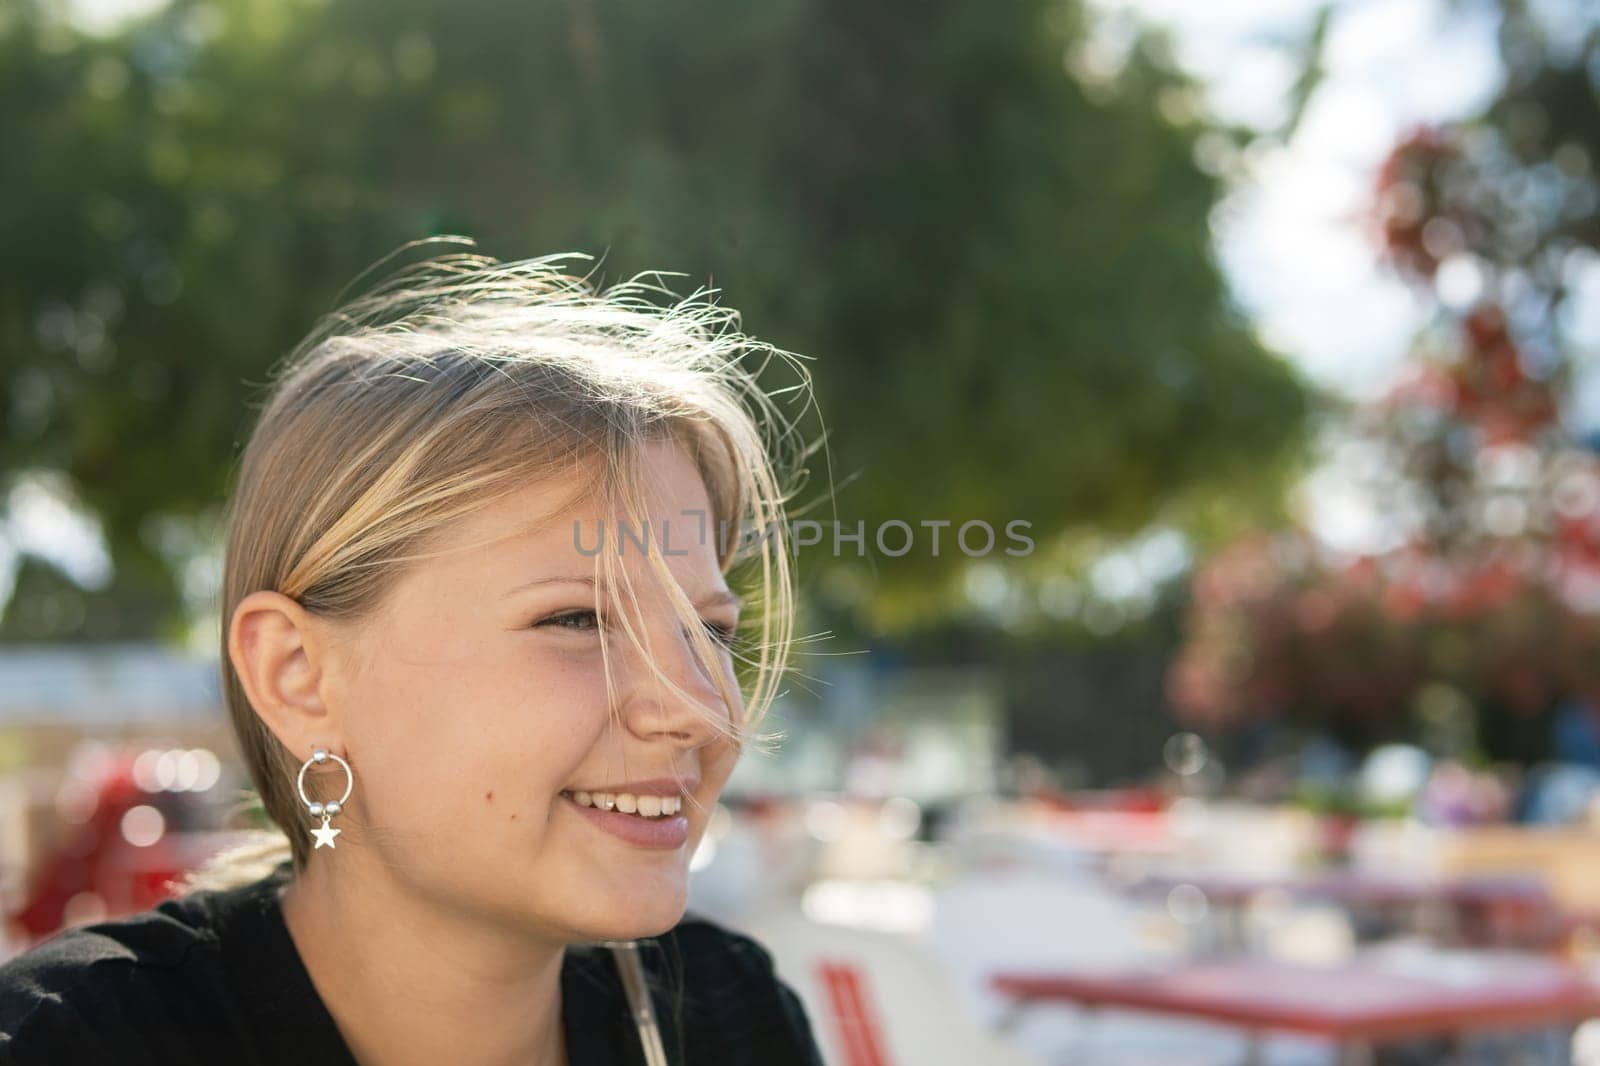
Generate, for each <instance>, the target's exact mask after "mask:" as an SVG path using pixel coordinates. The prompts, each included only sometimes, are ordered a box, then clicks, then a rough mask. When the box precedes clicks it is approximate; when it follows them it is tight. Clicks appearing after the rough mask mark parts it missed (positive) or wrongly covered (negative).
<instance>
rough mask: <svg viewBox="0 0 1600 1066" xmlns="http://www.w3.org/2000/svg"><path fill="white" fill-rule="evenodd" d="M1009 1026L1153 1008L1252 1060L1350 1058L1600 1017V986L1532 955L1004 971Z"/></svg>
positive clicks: (999, 983)
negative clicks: (1310, 1050)
mask: <svg viewBox="0 0 1600 1066" xmlns="http://www.w3.org/2000/svg"><path fill="white" fill-rule="evenodd" d="M991 983H992V985H993V987H994V988H995V989H996V990H997V991H998V992H1000V993H1001V994H1002V995H1003V996H1005V997H1006V998H1008V999H1009V1000H1010V1001H1011V1006H1010V1009H1009V1010H1008V1013H1007V1019H1006V1024H1007V1025H1009V1024H1012V1023H1014V1022H1015V1021H1016V1019H1017V1016H1018V1015H1019V1014H1020V1012H1021V1011H1022V1010H1023V1009H1025V1008H1027V1007H1031V1006H1036V1005H1039V1004H1045V1003H1055V1004H1061V1005H1067V1006H1073V1007H1078V1008H1085V1009H1114V1010H1129V1011H1146V1012H1152V1013H1157V1014H1165V1015H1171V1016H1178V1017H1183V1018H1187V1019H1190V1020H1194V1021H1205V1022H1212V1023H1219V1024H1223V1025H1228V1026H1232V1027H1235V1028H1238V1029H1242V1030H1244V1031H1245V1032H1246V1033H1247V1034H1248V1036H1249V1047H1250V1051H1249V1055H1250V1057H1249V1059H1248V1061H1250V1062H1257V1061H1259V1056H1260V1053H1261V1040H1262V1037H1263V1034H1266V1033H1270V1032H1275V1031H1276V1032H1286V1033H1298V1034H1302V1035H1309V1036H1314V1037H1319V1038H1322V1039H1325V1040H1328V1041H1330V1042H1331V1043H1333V1044H1334V1045H1335V1046H1336V1047H1337V1048H1338V1049H1339V1052H1340V1056H1341V1062H1344V1063H1348V1064H1356V1063H1365V1062H1367V1061H1369V1059H1370V1055H1371V1049H1372V1047H1373V1045H1375V1044H1381V1043H1385V1042H1391V1041H1397V1040H1409V1039H1420V1038H1426V1037H1461V1036H1466V1035H1470V1034H1475V1033H1477V1034H1481V1033H1486V1032H1508V1031H1514V1030H1528V1029H1542V1028H1550V1027H1558V1026H1559V1027H1563V1028H1567V1029H1570V1028H1571V1027H1573V1026H1576V1025H1577V1024H1578V1023H1580V1022H1582V1021H1584V1020H1585V1019H1587V1018H1591V1017H1596V1016H1600V984H1596V983H1595V982H1594V981H1592V980H1591V979H1590V978H1588V977H1587V976H1586V975H1585V973H1584V972H1583V971H1582V970H1581V969H1579V968H1577V967H1575V966H1573V965H1571V964H1568V963H1565V962H1562V961H1561V960H1559V959H1556V958H1552V957H1549V956H1544V955H1537V954H1531V953H1524V952H1498V951H1497V952H1490V951H1479V952H1467V951H1434V950H1429V951H1403V952H1395V951H1386V950H1383V949H1376V950H1373V951H1370V952H1366V953H1362V954H1359V955H1357V956H1355V957H1354V958H1353V959H1351V960H1350V961H1348V962H1345V963H1340V964H1337V965H1329V966H1310V965H1303V964H1292V963H1285V962H1279V961H1276V960H1272V959H1268V958H1260V957H1240V958H1235V959H1230V960H1223V961H1216V962H1193V963H1185V964H1179V965H1177V966H1173V967H1168V968H1164V969H1157V970H1145V971H1121V972H1107V973H1091V972H1074V973H1071V974H1067V973H1060V974H1055V973H1021V972H1016V973H1011V972H1008V973H1001V974H996V975H994V976H992V977H991Z"/></svg>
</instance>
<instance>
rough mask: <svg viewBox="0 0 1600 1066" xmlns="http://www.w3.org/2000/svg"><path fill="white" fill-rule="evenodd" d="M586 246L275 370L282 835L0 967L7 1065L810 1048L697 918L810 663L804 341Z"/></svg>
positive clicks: (262, 623) (272, 586)
mask: <svg viewBox="0 0 1600 1066" xmlns="http://www.w3.org/2000/svg"><path fill="white" fill-rule="evenodd" d="M564 258H565V257H549V258H545V259H540V260H532V261H527V262H521V263H511V264H501V263H496V262H494V261H492V260H488V259H485V258H482V257H480V256H476V255H463V254H454V255H447V256H443V257H440V258H436V259H432V260H429V261H427V262H425V263H423V264H421V265H419V266H414V267H412V268H409V269H406V270H403V271H401V272H399V273H398V274H397V275H395V276H394V277H392V278H391V279H389V280H388V281H387V282H385V283H383V284H380V285H379V286H377V287H376V288H375V289H374V290H372V291H371V292H370V293H368V294H367V295H365V296H363V297H361V298H359V299H357V300H355V301H354V302H353V303H351V304H349V305H347V306H345V307H343V308H341V309H340V310H339V311H337V312H336V313H334V314H332V315H330V316H329V317H328V318H326V319H325V320H324V321H323V322H322V323H321V324H320V325H319V326H318V327H317V328H316V329H315V330H314V331H313V332H312V334H311V335H310V336H309V337H308V338H307V339H306V340H305V341H304V342H302V343H301V344H300V345H299V346H298V347H297V348H296V349H295V351H294V352H293V353H291V355H290V357H289V359H288V360H287V361H286V363H285V364H284V366H283V367H282V369H281V371H280V372H279V373H277V374H276V375H274V382H273V387H272V390H271V394H270V397H269V399H268V402H267V403H266V405H265V408H264V410H263V411H262V414H261V417H260V419H259V422H258V424H257V426H256V428H255V430H254V432H253V434H252V436H251V438H250V441H249V443H248V446H247V447H246V448H245V451H244V454H243V457H242V461H241V464H240V467H239V471H238V483H237V487H236V489H235V491H234V494H233V498H232V501H231V505H230V508H229V511H228V518H227V543H226V561H225V567H224V569H225V574H224V587H223V603H222V608H223V611H222V617H223V619H224V625H223V634H222V652H223V655H222V668H223V674H224V690H225V695H226V700H227V704H228V708H229V712H230V714H231V717H232V722H233V726H234V729H235V731H236V733H237V736H238V738H239V743H240V747H241V750H242V753H243V756H244V759H245V761H246V763H247V764H248V766H249V770H250V774H251V778H252V782H253V784H254V786H255V788H256V790H257V791H258V792H259V794H260V797H261V801H262V804H263V806H264V807H265V810H266V814H267V815H268V816H269V817H270V818H271V820H272V821H273V822H274V823H276V825H277V826H279V827H280V828H281V829H282V831H283V836H282V837H278V838H277V839H276V841H275V842H274V843H273V844H271V845H269V846H267V847H265V848H257V849H256V850H254V851H251V850H248V849H241V850H240V851H236V852H233V853H230V854H228V855H225V856H224V857H223V858H222V859H221V860H219V861H217V862H215V863H213V864H211V865H210V866H209V867H208V868H207V869H205V870H202V871H201V872H200V874H199V875H198V876H197V877H196V878H194V879H192V880H191V881H190V882H189V884H187V885H186V886H185V888H186V889H187V891H186V892H185V894H183V895H182V896H180V897H179V898H176V899H174V900H170V901H167V902H164V903H162V904H161V905H159V906H158V907H156V908H154V909H153V910H150V911H146V912H143V913H141V914H138V915H135V916H133V917H130V918H126V919H122V920H117V921H108V922H101V923H99V924H96V925H91V926H85V927H80V928H76V929H72V930H69V931H67V932H64V933H60V934H58V935H56V936H55V937H53V938H52V939H51V940H49V941H47V942H45V943H44V944H42V945H40V946H38V947H36V948H34V949H33V950H31V951H30V952H28V953H26V954H24V955H21V956H19V957H17V958H15V959H13V960H12V961H11V962H10V963H8V964H7V965H6V966H4V967H0V1062H4V1063H16V1064H28V1066H31V1064H52V1066H58V1064H62V1063H75V1062H93V1063H106V1064H113V1063H152V1064H155V1063H160V1064H163V1066H173V1064H178V1063H197V1064H198V1063H204V1064H207V1066H213V1064H218V1063H241V1064H242V1063H260V1064H263V1066H266V1064H274V1066H276V1064H281V1063H296V1064H299V1066H311V1064H320V1063H341V1064H349V1063H362V1064H366V1066H401V1064H411V1063H417V1064H423V1063H426V1064H430V1066H433V1064H439V1063H450V1064H452V1066H462V1064H475V1063H481V1064H485V1066H488V1064H494V1066H512V1064H517V1066H525V1064H531V1066H565V1064H570V1066H591V1064H594V1066H605V1064H613V1063H615V1064H622V1063H627V1064H646V1066H656V1064H658V1063H667V1062H670V1063H673V1064H683V1066H700V1064H704V1066H737V1064H740V1063H750V1064H755V1063H760V1064H762V1066H783V1064H787V1063H800V1064H816V1063H820V1055H819V1054H818V1050H817V1044H816V1042H815V1041H814V1039H813V1037H812V1035H811V1032H810V1028H809V1025H808V1021H807V1017H806V1014H805V1012H804V1010H803V1009H802V1007H801V1005H800V1002H799V1000H798V999H797V997H796V996H795V994H794V992H793V991H792V990H791V989H790V988H789V987H788V986H787V985H786V984H784V983H783V982H782V981H781V980H780V979H779V978H778V977H777V976H776V974H775V973H774V970H773V962H772V959H771V957H770V955H769V954H768V953H767V952H766V951H765V950H764V949H763V948H762V947H761V946H760V945H758V944H757V943H756V942H754V941H752V940H750V939H749V938H747V937H745V936H742V935H739V934H737V933H735V932H733V931H732V930H729V929H727V928H724V927H722V926H720V925H718V924H716V923H714V922H712V921H709V920H706V919H704V918H701V917H699V916H696V915H694V914H692V913H686V905H687V904H686V899H687V896H686V892H687V878H688V871H689V859H690V857H691V855H692V854H693V853H694V851H695V848H696V845H697V844H698V843H699V842H700V839H701V836H702V835H703V834H704V832H705V829H706V821H707V817H708V815H709V814H710V812H711V810H712V808H713V807H714V805H715V804H716V801H717V798H718V795H719V793H720V792H721V791H722V788H723V785H724V783H725V782H726V781H727V779H728V775H729V773H730V771H731V770H732V769H733V767H734V763H735V761H736V760H737V758H738V756H739V753H740V751H741V750H742V748H743V747H744V746H745V745H746V744H747V743H749V742H750V741H751V740H752V739H753V738H754V739H769V738H768V737H767V736H766V735H763V734H755V733H753V732H752V730H753V729H754V727H755V726H756V725H757V724H758V723H759V721H760V719H761V716H762V714H763V713H764V712H765V710H766V708H767V706H768V705H769V704H770V702H771V700H772V697H773V694H774V686H775V684H776V683H777V680H778V678H779V676H780V674H781V672H782V670H783V668H784V665H785V662H786V657H787V653H788V648H789V644H790V640H791V620H792V613H791V589H792V582H791V576H790V570H789V566H788V558H789V556H788V552H787V540H786V537H785V529H786V522H785V520H784V509H785V502H786V499H787V495H788V493H789V492H790V491H791V488H790V486H791V484H792V482H791V480H790V479H791V478H792V477H793V476H794V475H796V474H798V473H799V471H798V470H797V469H795V468H796V467H797V466H798V462H799V461H800V460H801V459H803V458H804V456H805V454H806V452H805V449H804V448H802V447H797V446H796V444H797V434H796V431H795V427H794V424H793V422H792V421H787V420H785V419H784V418H783V417H782V415H781V412H780V410H779V408H778V406H777V404H776V403H775V402H774V401H773V399H772V397H770V396H769V395H767V394H765V393H763V392H762V390H761V388H760V387H759V386H758V384H757V381H756V379H755V376H754V372H753V369H752V368H751V366H750V362H751V356H752V354H754V355H755V356H757V357H759V358H765V359H771V358H773V357H777V358H780V359H783V360H785V361H791V362H792V360H793V358H794V357H792V356H789V355H788V353H784V352H780V351H777V350H776V349H774V348H772V347H771V346H770V345H764V344H760V343H758V342H756V341H753V340H752V339H750V338H748V337H746V336H744V335H742V334H741V333H740V331H739V326H738V323H739V320H738V315H737V312H734V311H731V310H727V309H724V308H721V307H719V306H717V305H716V304H715V303H714V302H713V301H712V300H711V299H709V298H707V297H705V296H703V295H701V294H697V295H696V296H694V297H690V298H688V299H684V300H678V301H676V302H674V303H670V304H666V305H664V304H662V303H659V302H655V301H652V299H651V298H650V294H651V292H657V293H662V292H665V290H662V289H656V288H654V287H653V286H651V285H647V284H646V283H645V282H644V281H643V280H642V279H635V280H634V281H632V282H627V283H623V284H620V285H617V286H614V287H612V288H610V289H606V290H604V291H597V290H596V289H595V288H593V287H592V286H591V285H590V284H589V282H588V281H587V280H585V279H582V278H579V277H575V276H571V275H569V274H567V273H566V272H565V271H564V269H563V267H562V266H561V263H562V262H563V260H564ZM796 369H797V370H798V371H799V372H800V375H801V379H802V380H804V379H805V375H804V371H803V368H800V367H798V366H796ZM752 534H753V535H752ZM284 838H286V839H284Z"/></svg>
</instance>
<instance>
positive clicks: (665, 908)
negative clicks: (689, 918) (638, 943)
mask: <svg viewBox="0 0 1600 1066" xmlns="http://www.w3.org/2000/svg"><path fill="white" fill-rule="evenodd" d="M683 913H684V903H683V901H682V900H677V901H671V902H670V903H669V901H660V902H657V903H654V904H652V905H651V906H648V907H631V908H629V909H628V910H627V911H626V912H625V913H621V914H618V915H616V916H615V917H614V918H612V919H610V920H608V921H605V922H603V923H601V928H599V929H598V930H597V931H596V932H595V934H594V936H595V939H597V940H640V939H643V938H645V937H652V936H660V935H661V934H662V933H665V932H666V931H667V930H669V929H671V928H672V927H673V926H675V925H677V924H678V923H679V922H680V921H682V920H683Z"/></svg>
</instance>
